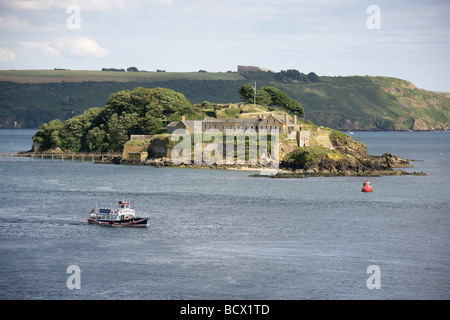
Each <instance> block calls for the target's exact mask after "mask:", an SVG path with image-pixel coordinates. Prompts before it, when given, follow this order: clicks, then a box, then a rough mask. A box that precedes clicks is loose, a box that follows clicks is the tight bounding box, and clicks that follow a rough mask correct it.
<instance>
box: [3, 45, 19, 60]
mask: <svg viewBox="0 0 450 320" xmlns="http://www.w3.org/2000/svg"><path fill="white" fill-rule="evenodd" d="M16 57H17V56H16V54H15V53H14V52H13V51H11V50H10V49H9V48H0V62H12V61H14V60H16Z"/></svg>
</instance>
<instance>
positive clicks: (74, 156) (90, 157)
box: [0, 152, 118, 163]
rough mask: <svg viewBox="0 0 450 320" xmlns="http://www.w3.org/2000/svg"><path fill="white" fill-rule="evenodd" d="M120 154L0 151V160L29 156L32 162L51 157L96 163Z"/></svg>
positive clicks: (16, 159)
mask: <svg viewBox="0 0 450 320" xmlns="http://www.w3.org/2000/svg"><path fill="white" fill-rule="evenodd" d="M117 156H118V155H116V154H92V153H34V152H24V153H20V152H19V153H12V152H7V153H0V162H2V161H9V162H13V161H19V162H24V158H29V159H30V161H31V162H34V161H35V160H36V159H37V160H38V161H39V160H40V161H41V162H44V159H49V160H51V162H53V161H61V162H64V160H69V161H72V162H74V161H75V160H81V162H84V161H85V160H86V161H91V162H95V163H97V162H98V163H111V162H112V161H113V159H114V158H116V157H117Z"/></svg>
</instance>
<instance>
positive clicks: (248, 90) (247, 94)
mask: <svg viewBox="0 0 450 320" xmlns="http://www.w3.org/2000/svg"><path fill="white" fill-rule="evenodd" d="M238 92H239V95H240V97H241V99H242V100H243V101H245V102H247V103H253V97H254V95H255V88H254V87H252V86H251V85H249V84H243V85H242V86H240V87H239V89H238Z"/></svg>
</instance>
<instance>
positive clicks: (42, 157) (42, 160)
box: [41, 154, 44, 162]
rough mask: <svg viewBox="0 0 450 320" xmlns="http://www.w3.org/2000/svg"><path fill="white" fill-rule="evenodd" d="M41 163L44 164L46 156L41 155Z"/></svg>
mask: <svg viewBox="0 0 450 320" xmlns="http://www.w3.org/2000/svg"><path fill="white" fill-rule="evenodd" d="M41 162H44V155H43V154H41Z"/></svg>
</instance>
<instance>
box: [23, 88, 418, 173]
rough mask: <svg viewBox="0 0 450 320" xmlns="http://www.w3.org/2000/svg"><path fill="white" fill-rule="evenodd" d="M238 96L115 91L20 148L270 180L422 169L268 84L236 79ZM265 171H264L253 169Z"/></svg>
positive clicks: (47, 126)
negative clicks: (325, 123) (313, 114)
mask: <svg viewBox="0 0 450 320" xmlns="http://www.w3.org/2000/svg"><path fill="white" fill-rule="evenodd" d="M238 91H239V94H240V97H241V99H242V101H241V102H237V103H229V104H213V103H210V102H208V101H205V102H203V103H202V104H198V105H192V104H191V103H190V101H189V100H188V99H187V98H186V97H185V96H184V95H183V94H181V93H179V92H176V91H174V90H171V89H168V88H151V89H146V88H143V87H137V88H135V89H133V90H121V91H118V92H115V93H113V94H111V95H110V97H109V99H108V100H107V102H106V105H105V106H104V107H103V108H91V109H88V110H87V111H85V112H84V113H83V114H82V115H79V116H75V117H73V118H70V119H68V120H66V121H64V122H62V121H60V120H58V119H56V120H53V121H50V122H49V123H48V124H44V125H43V126H42V127H41V129H40V130H39V131H37V132H36V134H35V135H34V137H33V149H32V150H31V151H30V152H28V153H27V154H33V153H46V154H49V155H50V154H54V153H58V154H66V155H67V156H72V157H73V156H74V155H77V154H83V155H85V154H89V153H91V154H94V153H95V154H101V155H106V156H108V157H106V158H102V159H103V160H102V161H101V162H103V163H105V162H106V163H115V164H123V165H151V166H156V167H161V166H178V167H190V168H208V169H234V170H236V169H240V170H258V169H264V168H272V169H273V168H275V169H276V174H273V175H271V176H272V177H275V178H288V177H289V178H292V177H299V178H303V177H309V176H365V177H369V176H378V175H404V174H408V175H409V174H411V175H423V174H424V173H423V172H420V173H419V172H408V171H404V170H399V169H398V168H402V167H411V166H412V164H411V163H410V162H411V161H412V160H410V159H403V158H400V157H397V156H395V155H393V154H390V153H385V154H383V155H381V156H372V155H369V154H367V149H366V146H365V145H364V144H363V143H361V142H358V141H356V140H355V139H353V138H352V137H351V136H350V135H348V134H346V133H343V132H341V131H338V130H334V129H331V128H326V127H322V126H317V125H315V124H314V123H312V122H311V121H309V120H305V118H304V117H305V111H304V109H303V107H302V106H301V104H300V103H299V102H297V101H296V100H294V99H292V98H290V97H289V96H288V95H287V94H286V93H285V92H283V91H282V90H280V89H277V88H274V87H261V88H259V89H256V88H255V87H252V86H250V85H242V86H241V87H239V89H238ZM252 176H254V177H257V176H266V175H259V174H256V175H252Z"/></svg>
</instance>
